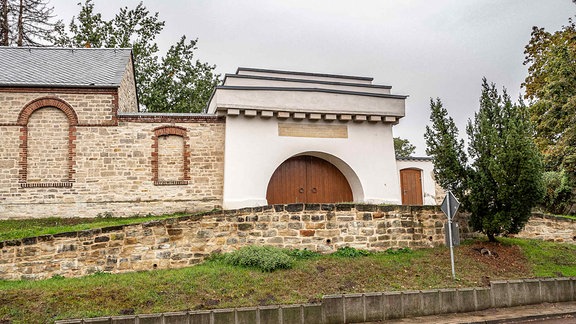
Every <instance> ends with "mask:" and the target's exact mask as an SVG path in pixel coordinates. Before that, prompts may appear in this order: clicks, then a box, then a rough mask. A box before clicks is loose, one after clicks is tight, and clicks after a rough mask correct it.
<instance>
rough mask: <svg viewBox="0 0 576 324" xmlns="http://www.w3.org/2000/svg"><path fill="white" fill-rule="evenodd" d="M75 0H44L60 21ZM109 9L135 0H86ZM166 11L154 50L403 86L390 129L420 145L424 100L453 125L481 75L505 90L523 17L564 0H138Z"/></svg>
mask: <svg viewBox="0 0 576 324" xmlns="http://www.w3.org/2000/svg"><path fill="white" fill-rule="evenodd" d="M79 1H80V0H52V1H51V4H52V5H53V6H54V8H55V13H56V14H57V15H58V18H60V19H64V21H65V22H66V23H68V22H69V21H70V18H71V17H72V16H73V15H76V14H77V13H78V11H79V7H78V6H77V5H76V3H78V2H79ZM94 2H95V5H96V10H97V11H100V12H102V13H103V15H104V17H105V18H111V17H112V16H113V15H114V14H115V13H116V12H117V11H118V8H120V7H121V6H128V7H129V8H133V7H135V6H136V5H137V4H138V3H139V2H140V1H139V0H116V1H111V0H95V1H94ZM143 2H144V5H145V6H146V7H147V8H148V9H149V10H150V11H152V12H159V13H160V18H161V19H162V20H165V21H166V26H165V29H164V31H163V33H162V35H161V36H160V38H159V39H158V43H159V45H160V46H161V48H162V49H163V50H166V49H167V48H168V47H169V46H170V44H173V43H175V42H176V41H177V40H178V39H179V38H180V36H181V35H183V34H185V35H187V36H188V37H190V38H198V39H199V42H198V47H199V49H198V51H197V56H198V58H199V59H200V60H201V61H204V62H209V63H211V64H216V65H217V72H218V73H221V74H222V75H223V74H225V73H233V72H235V71H236V68H237V67H239V66H242V67H257V68H269V69H281V70H292V71H305V72H318V73H334V74H347V75H358V76H371V77H374V82H375V83H377V84H387V85H391V86H392V87H393V88H392V93H395V94H407V95H409V96H410V97H409V98H408V100H407V102H406V117H404V118H403V119H401V120H400V124H399V125H397V126H395V127H394V135H395V136H400V137H403V138H408V139H409V140H410V141H411V142H412V143H413V144H415V145H416V147H417V151H416V153H417V155H424V151H425V143H424V137H423V134H424V131H425V126H426V125H427V124H428V123H429V121H428V118H429V100H430V98H431V97H433V98H436V97H440V98H441V99H442V101H443V103H444V106H445V107H446V108H447V109H448V111H449V113H450V115H451V116H452V117H453V118H454V119H455V121H456V124H457V126H458V127H459V128H460V130H461V132H462V133H463V130H464V128H465V125H466V122H467V120H468V119H469V118H472V117H473V115H474V111H476V110H477V109H478V98H479V96H480V84H481V79H482V77H483V76H485V77H486V78H487V79H488V80H489V81H490V82H494V83H496V85H497V86H498V87H499V88H500V89H501V88H502V87H506V88H507V89H508V92H509V93H510V94H511V95H512V97H513V98H515V97H518V95H519V94H520V92H521V88H520V84H521V83H522V81H523V80H524V78H525V77H526V73H527V72H526V71H527V69H526V67H525V66H523V65H522V62H523V60H524V54H523V52H524V46H525V45H526V44H527V43H528V41H529V39H530V33H531V30H532V26H539V27H545V28H546V29H547V30H549V31H554V30H558V29H560V28H561V26H562V25H565V24H567V23H568V18H569V17H573V16H574V15H575V14H576V4H574V3H573V2H572V1H570V0H394V1H393V0H356V1H343V0H342V1H341V0H285V1H284V0H282V1H281V0H277V1H272V0H242V1H239V0H164V1H152V0H144V1H143Z"/></svg>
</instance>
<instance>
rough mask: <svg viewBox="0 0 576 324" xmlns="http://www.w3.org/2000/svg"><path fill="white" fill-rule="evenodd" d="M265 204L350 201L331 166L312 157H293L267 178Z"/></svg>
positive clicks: (347, 190) (346, 186)
mask: <svg viewBox="0 0 576 324" xmlns="http://www.w3.org/2000/svg"><path fill="white" fill-rule="evenodd" d="M266 199H267V200H268V204H271V205H273V204H290V203H335V202H349V201H352V200H353V198H352V189H350V185H349V184H348V180H346V177H344V175H343V174H342V172H340V170H338V168H336V167H335V166H334V165H332V164H331V163H329V162H327V161H325V160H322V159H320V158H317V157H313V156H307V155H304V156H296V157H293V158H290V159H288V160H286V161H284V163H282V164H281V165H280V166H279V167H278V168H277V169H276V171H274V174H273V175H272V178H270V182H269V183H268V190H267V192H266Z"/></svg>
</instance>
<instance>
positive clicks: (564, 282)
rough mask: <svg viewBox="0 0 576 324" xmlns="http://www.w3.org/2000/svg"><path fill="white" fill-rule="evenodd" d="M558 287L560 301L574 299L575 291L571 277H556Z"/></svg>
mask: <svg viewBox="0 0 576 324" xmlns="http://www.w3.org/2000/svg"><path fill="white" fill-rule="evenodd" d="M556 287H557V293H558V301H559V302H566V301H572V300H574V298H573V292H574V291H573V288H572V281H571V280H570V278H556Z"/></svg>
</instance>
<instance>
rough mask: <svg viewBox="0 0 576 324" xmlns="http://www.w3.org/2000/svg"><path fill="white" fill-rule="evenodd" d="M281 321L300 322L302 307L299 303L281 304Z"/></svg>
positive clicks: (284, 323)
mask: <svg viewBox="0 0 576 324" xmlns="http://www.w3.org/2000/svg"><path fill="white" fill-rule="evenodd" d="M281 310H282V323H283V324H293V323H302V307H301V306H300V305H288V306H281Z"/></svg>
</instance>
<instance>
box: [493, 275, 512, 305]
mask: <svg viewBox="0 0 576 324" xmlns="http://www.w3.org/2000/svg"><path fill="white" fill-rule="evenodd" d="M490 290H491V292H492V307H510V306H511V305H510V292H509V290H508V282H507V281H492V282H491V283H490Z"/></svg>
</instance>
